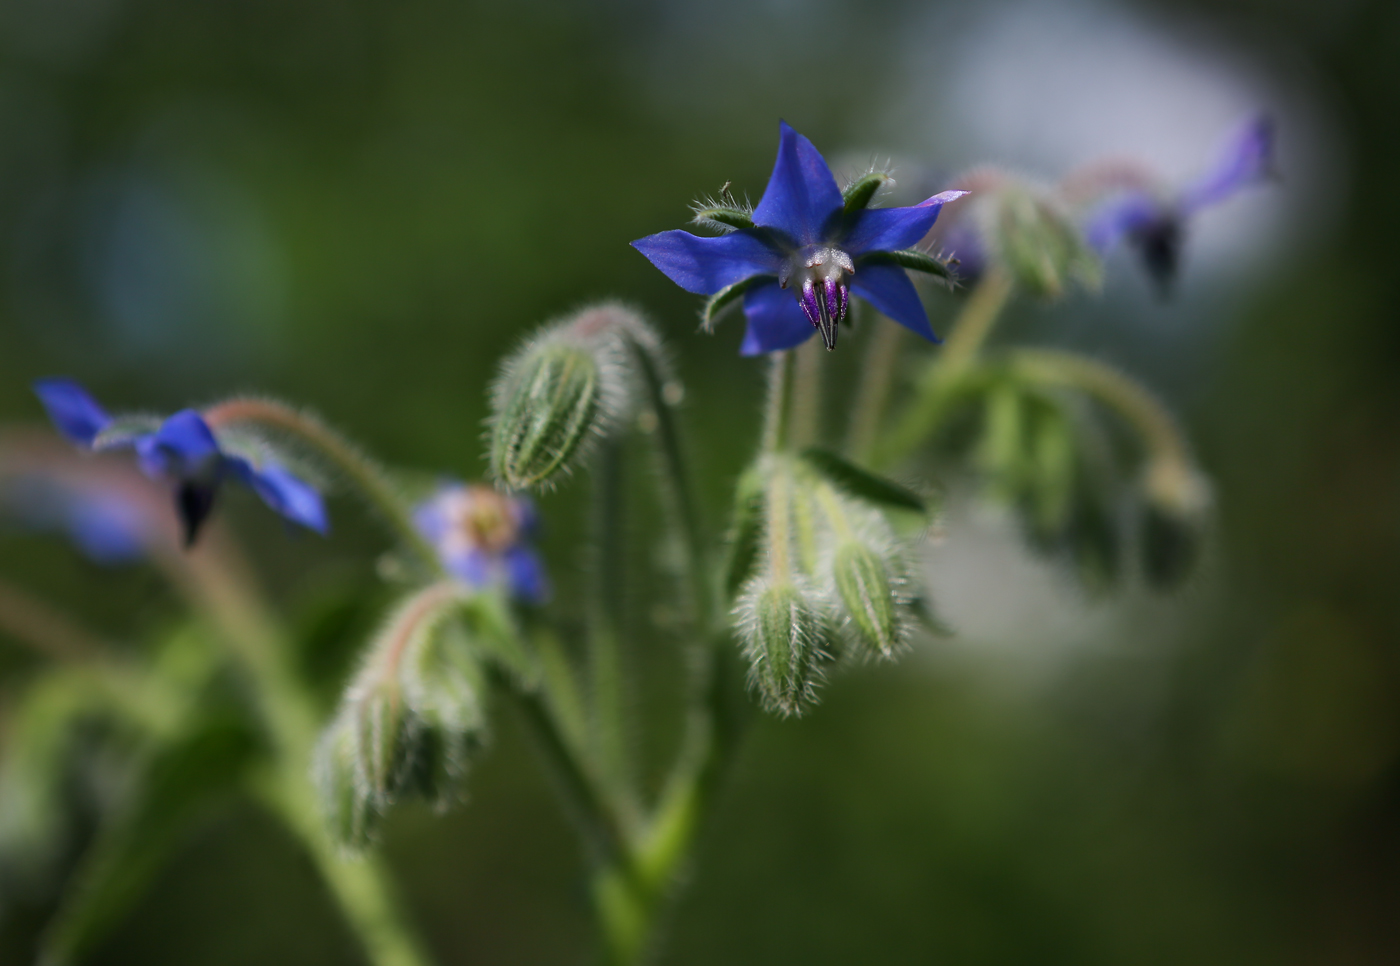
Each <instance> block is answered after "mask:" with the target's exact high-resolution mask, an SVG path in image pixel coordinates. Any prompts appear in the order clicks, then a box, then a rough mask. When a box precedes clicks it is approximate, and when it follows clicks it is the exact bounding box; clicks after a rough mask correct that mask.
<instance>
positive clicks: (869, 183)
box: [841, 171, 894, 218]
mask: <svg viewBox="0 0 1400 966" xmlns="http://www.w3.org/2000/svg"><path fill="white" fill-rule="evenodd" d="M887 184H894V179H893V178H891V177H890V176H889V175H888V174H886V173H885V172H883V171H872V172H870V173H869V174H864V175H861V176H860V177H859V178H857V179H856V180H854V181H852V182H851V183H850V184H848V185H847V186H846V190H845V191H843V192H841V197H842V198H843V199H844V200H845V202H846V217H847V218H851V217H853V216H855V215H858V214H860V212H861V211H863V210H864V209H865V208H867V207H868V206H869V205H870V201H871V199H873V198H874V197H875V192H877V191H879V190H880V189H881V188H883V187H884V186H885V185H887Z"/></svg>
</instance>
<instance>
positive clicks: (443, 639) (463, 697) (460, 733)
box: [400, 621, 486, 805]
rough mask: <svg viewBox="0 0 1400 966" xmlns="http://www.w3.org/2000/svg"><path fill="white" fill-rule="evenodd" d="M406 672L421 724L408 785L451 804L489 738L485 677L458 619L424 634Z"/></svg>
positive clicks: (407, 698) (410, 702)
mask: <svg viewBox="0 0 1400 966" xmlns="http://www.w3.org/2000/svg"><path fill="white" fill-rule="evenodd" d="M400 676H401V678H402V681H403V696H404V703H405V704H406V705H407V707H408V710H409V712H410V713H411V714H412V715H413V718H414V721H415V724H416V727H415V729H414V732H415V740H414V742H413V749H412V754H411V756H410V763H409V772H410V774H409V779H408V784H409V785H411V786H412V787H413V789H414V790H415V791H416V792H418V793H419V794H421V795H422V796H423V797H424V798H427V799H429V800H430V801H433V802H436V803H438V804H439V805H446V804H448V803H450V802H451V801H452V800H453V798H454V797H455V796H456V793H457V789H458V787H459V785H460V784H461V780H462V777H463V775H465V774H466V770H467V763H468V761H469V760H470V757H471V755H472V753H473V752H474V751H476V749H477V748H478V747H480V745H481V744H482V742H483V741H484V739H485V733H486V708H485V703H484V699H485V695H486V681H485V677H484V675H483V673H482V670H481V666H480V665H479V664H478V663H477V661H476V658H475V657H474V655H473V654H472V648H471V642H470V641H469V640H468V639H467V636H466V634H465V632H464V631H463V630H462V627H461V626H460V624H458V623H457V622H455V621H449V622H444V623H443V624H442V626H440V627H439V628H437V629H435V631H434V632H432V633H426V634H421V635H419V636H418V639H417V640H416V641H414V642H413V643H412V644H411V645H410V646H409V649H408V652H407V653H406V654H405V655H404V658H403V665H402V668H401V671H400Z"/></svg>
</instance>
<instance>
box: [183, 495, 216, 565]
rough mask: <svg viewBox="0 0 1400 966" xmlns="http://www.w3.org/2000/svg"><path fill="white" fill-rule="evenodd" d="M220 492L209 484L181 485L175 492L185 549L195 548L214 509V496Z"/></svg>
mask: <svg viewBox="0 0 1400 966" xmlns="http://www.w3.org/2000/svg"><path fill="white" fill-rule="evenodd" d="M217 492H218V490H217V488H216V487H214V486H212V485H210V484H207V483H193V482H190V481H188V480H186V481H185V482H183V483H181V484H180V486H179V488H178V489H177V490H176V491H175V512H176V513H177V514H179V517H180V524H181V526H183V527H184V530H185V549H186V550H188V549H189V548H190V547H193V546H194V541H195V538H196V537H198V536H199V531H200V528H201V527H202V526H203V525H204V521H205V520H207V519H209V514H210V513H211V512H212V511H213V509H214V495H215V493H217Z"/></svg>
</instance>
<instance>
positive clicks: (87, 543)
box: [0, 475, 150, 565]
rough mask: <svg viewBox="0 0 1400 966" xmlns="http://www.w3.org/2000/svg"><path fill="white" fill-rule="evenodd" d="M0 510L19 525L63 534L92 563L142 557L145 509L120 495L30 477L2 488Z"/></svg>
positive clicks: (146, 525)
mask: <svg viewBox="0 0 1400 966" xmlns="http://www.w3.org/2000/svg"><path fill="white" fill-rule="evenodd" d="M0 506H3V507H4V509H5V511H6V512H7V514H8V515H9V516H10V517H12V518H13V519H14V520H15V521H17V522H18V523H19V524H20V525H21V526H24V527H29V528H32V529H35V530H49V531H57V532H59V533H63V534H65V535H66V536H67V537H68V538H69V539H70V540H72V541H73V543H74V544H75V545H76V546H77V548H78V549H79V550H80V551H82V553H83V554H84V555H85V556H86V557H88V559H90V560H92V561H93V562H94V563H99V564H105V565H115V564H122V563H128V562H130V561H132V560H135V559H137V558H138V557H140V556H142V554H143V553H144V552H145V549H146V541H147V539H148V538H149V534H150V526H149V522H148V520H147V518H146V514H145V511H144V508H142V507H140V506H138V505H137V504H135V503H134V502H132V501H131V500H129V499H127V497H126V496H125V495H124V494H122V493H117V492H108V491H106V490H102V489H99V488H96V487H85V486H74V485H72V484H70V483H69V482H68V481H64V480H56V479H50V478H46V477H42V476H39V475H31V476H25V477H21V478H19V479H16V480H13V481H12V482H10V483H8V484H7V485H6V486H4V488H3V489H0Z"/></svg>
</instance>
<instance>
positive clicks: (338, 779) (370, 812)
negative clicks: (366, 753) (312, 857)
mask: <svg viewBox="0 0 1400 966" xmlns="http://www.w3.org/2000/svg"><path fill="white" fill-rule="evenodd" d="M312 778H313V779H314V781H315V783H316V791H317V793H318V795H319V796H320V799H321V809H322V812H323V813H324V815H325V820H326V828H327V831H328V832H329V833H330V836H331V839H332V840H333V841H334V842H336V844H338V845H340V846H341V847H343V848H346V849H352V850H359V849H363V848H364V847H365V846H367V845H369V843H370V841H371V840H372V839H373V837H374V832H375V829H376V828H377V827H378V824H379V803H378V801H377V800H376V798H375V796H374V795H373V794H372V793H371V792H370V790H369V788H368V787H367V786H366V785H365V784H364V782H363V781H362V779H361V775H360V768H359V760H358V757H357V753H356V741H355V725H354V722H353V721H352V720H351V718H350V716H349V715H346V714H342V715H340V716H338V717H337V718H336V720H335V721H334V722H332V723H331V726H330V727H329V728H327V729H326V731H325V732H324V733H323V734H322V735H321V740H320V742H319V743H318V744H317V746H316V755H315V758H314V761H313V764H312Z"/></svg>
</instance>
